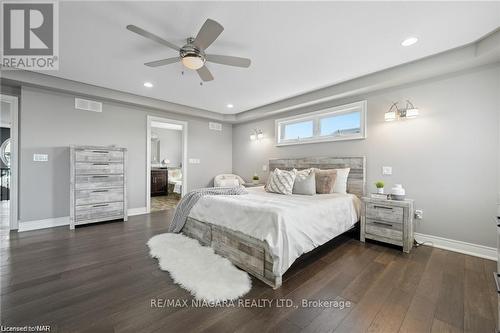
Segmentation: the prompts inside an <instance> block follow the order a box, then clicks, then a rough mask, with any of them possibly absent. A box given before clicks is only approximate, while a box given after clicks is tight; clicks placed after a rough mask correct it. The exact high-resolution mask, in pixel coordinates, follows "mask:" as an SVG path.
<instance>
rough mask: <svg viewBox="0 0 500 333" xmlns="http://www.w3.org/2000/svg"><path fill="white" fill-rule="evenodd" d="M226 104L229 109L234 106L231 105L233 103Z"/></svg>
mask: <svg viewBox="0 0 500 333" xmlns="http://www.w3.org/2000/svg"><path fill="white" fill-rule="evenodd" d="M226 106H227V107H228V108H229V109H232V108H233V107H234V105H233V104H228V105H226Z"/></svg>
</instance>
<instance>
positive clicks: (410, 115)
mask: <svg viewBox="0 0 500 333" xmlns="http://www.w3.org/2000/svg"><path fill="white" fill-rule="evenodd" d="M417 116H418V109H417V108H412V109H408V110H406V118H416V117H417Z"/></svg>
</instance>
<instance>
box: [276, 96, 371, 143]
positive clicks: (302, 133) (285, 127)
mask: <svg viewBox="0 0 500 333" xmlns="http://www.w3.org/2000/svg"><path fill="white" fill-rule="evenodd" d="M364 138H366V101H361V102H356V103H351V104H347V105H341V106H337V107H334V108H329V109H325V110H321V111H316V112H311V113H308V114H305V115H299V116H294V117H288V118H283V119H278V120H276V144H277V145H278V146H282V145H292V144H300V143H313V142H325V141H339V140H354V139H364Z"/></svg>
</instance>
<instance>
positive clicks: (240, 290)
mask: <svg viewBox="0 0 500 333" xmlns="http://www.w3.org/2000/svg"><path fill="white" fill-rule="evenodd" d="M147 244H148V246H149V249H150V251H149V253H150V255H151V257H153V258H157V259H158V262H159V264H160V268H161V269H162V270H164V271H168V272H169V273H170V276H171V277H172V279H173V280H174V281H175V283H177V284H179V285H180V286H181V287H183V288H184V289H186V290H188V291H190V292H191V294H192V295H193V296H194V297H195V298H196V299H199V300H206V301H208V302H221V301H225V300H234V299H237V298H239V297H241V296H243V295H245V294H246V293H247V292H248V291H249V290H250V288H251V287H252V283H251V280H250V277H249V276H248V274H247V273H246V272H244V271H242V270H239V269H238V268H236V267H235V266H234V265H233V264H232V263H231V262H230V261H229V260H227V259H226V258H223V257H221V256H220V255H218V254H216V253H214V250H213V249H212V248H211V247H207V246H202V245H200V243H199V242H198V241H197V240H195V239H192V238H189V237H186V236H184V235H181V234H172V233H166V234H160V235H156V236H154V237H152V238H151V239H150V240H149V241H148V243H147Z"/></svg>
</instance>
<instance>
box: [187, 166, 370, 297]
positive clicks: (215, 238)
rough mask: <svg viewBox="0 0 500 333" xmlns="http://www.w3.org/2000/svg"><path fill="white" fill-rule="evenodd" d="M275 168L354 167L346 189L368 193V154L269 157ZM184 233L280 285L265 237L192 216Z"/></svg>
mask: <svg viewBox="0 0 500 333" xmlns="http://www.w3.org/2000/svg"><path fill="white" fill-rule="evenodd" d="M275 168H279V169H283V170H291V169H293V168H295V169H298V170H301V169H308V168H319V169H340V168H351V171H350V172H349V177H348V179H347V192H348V193H352V194H355V195H356V196H358V197H359V198H361V197H362V196H363V195H364V194H365V185H366V184H365V183H366V158H365V157H307V158H295V159H276V160H270V161H269V170H274V169H275ZM182 233H183V234H185V235H186V236H189V237H191V238H194V239H197V240H198V241H199V242H200V243H201V244H202V245H206V246H211V247H212V248H213V249H214V251H215V252H216V253H218V254H220V255H222V256H223V257H225V258H227V259H229V261H231V262H232V263H233V264H234V265H236V266H238V267H240V268H241V269H243V270H245V271H246V272H248V273H250V274H252V275H253V276H255V277H256V278H258V279H259V280H261V281H263V282H264V283H266V284H268V285H270V286H271V287H273V288H274V289H277V288H279V287H280V286H281V282H282V277H281V275H280V276H277V275H275V274H274V273H273V266H274V265H275V264H276V263H275V260H274V258H273V256H272V254H271V252H270V250H269V245H268V244H267V243H266V242H265V241H261V240H258V239H256V238H253V237H251V236H248V235H245V234H243V233H241V232H238V231H234V230H230V229H228V228H225V227H222V226H218V225H215V224H210V223H205V222H201V221H198V220H195V219H193V218H190V217H189V218H188V220H187V221H186V224H185V225H184V228H183V229H182Z"/></svg>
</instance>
